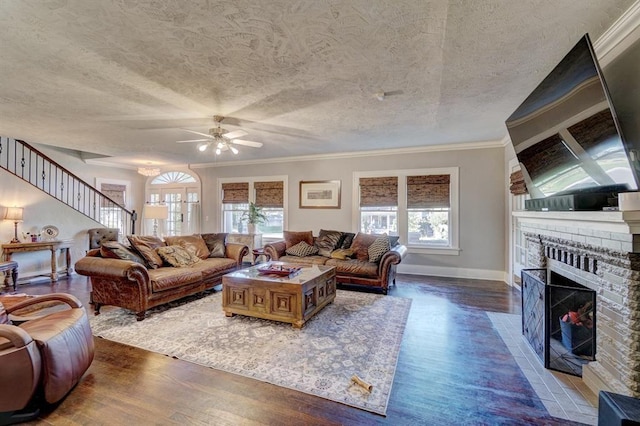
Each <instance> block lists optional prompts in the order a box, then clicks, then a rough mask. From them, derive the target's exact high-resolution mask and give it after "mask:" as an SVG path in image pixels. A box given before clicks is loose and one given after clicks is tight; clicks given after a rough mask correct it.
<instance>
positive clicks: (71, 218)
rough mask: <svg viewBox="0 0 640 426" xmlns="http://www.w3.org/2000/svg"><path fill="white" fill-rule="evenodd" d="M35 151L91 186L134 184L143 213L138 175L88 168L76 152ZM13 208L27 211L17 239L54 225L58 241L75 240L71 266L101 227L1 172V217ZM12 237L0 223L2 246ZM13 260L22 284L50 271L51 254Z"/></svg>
mask: <svg viewBox="0 0 640 426" xmlns="http://www.w3.org/2000/svg"><path fill="white" fill-rule="evenodd" d="M34 147H36V148H37V149H39V150H40V151H42V152H43V153H44V154H45V155H47V156H48V157H50V158H51V159H53V160H54V161H56V162H58V163H59V164H61V165H62V166H63V167H65V168H67V169H68V170H69V171H71V173H73V174H75V175H76V176H78V177H79V178H80V179H82V180H84V181H85V182H87V183H89V184H91V185H92V186H93V185H94V184H95V178H103V179H118V180H129V181H131V183H132V185H131V195H132V197H133V199H134V200H135V203H134V204H133V206H134V207H133V208H134V209H136V210H137V211H140V208H141V206H142V203H143V202H144V200H143V197H144V179H145V178H144V177H142V176H140V175H138V174H137V173H136V172H135V171H132V170H123V169H114V168H109V167H100V166H95V165H88V164H86V163H84V162H83V161H82V160H80V159H79V158H78V157H77V155H74V153H73V152H70V151H57V150H54V149H51V148H50V147H47V146H43V145H35V144H34ZM12 206H18V207H24V221H23V222H22V223H19V224H18V238H20V237H21V234H22V232H25V233H26V232H37V231H39V230H41V229H42V227H43V226H45V225H54V226H56V227H57V228H58V229H59V231H60V234H59V235H58V239H61V240H73V247H72V248H71V261H72V265H73V263H75V262H76V261H77V260H78V259H79V258H80V257H82V256H84V254H85V251H86V249H87V248H88V241H89V239H88V236H87V229H89V228H96V227H99V226H100V225H99V224H98V223H96V222H94V221H93V220H91V219H89V218H88V217H86V216H84V215H82V214H80V213H78V212H76V211H75V210H73V209H71V208H69V207H68V206H66V205H65V204H63V203H61V202H60V201H58V200H56V199H54V198H53V197H51V196H49V195H47V194H45V193H44V192H41V191H39V190H38V189H36V188H34V187H33V186H31V185H30V184H28V183H27V182H25V181H23V180H21V179H19V178H17V177H15V176H14V175H12V174H11V173H9V172H6V171H5V170H2V169H0V217H2V216H3V215H4V208H5V207H12ZM13 235H14V225H13V222H9V221H5V220H0V243H6V242H9V241H10V240H11V239H12V238H13ZM12 260H15V261H17V262H18V264H19V268H18V271H19V276H20V279H19V281H23V278H29V277H33V276H36V275H39V274H48V273H50V271H51V267H50V253H49V252H48V251H42V252H33V253H16V254H13V255H12ZM58 265H59V266H62V265H64V259H63V257H62V256H60V254H59V256H58Z"/></svg>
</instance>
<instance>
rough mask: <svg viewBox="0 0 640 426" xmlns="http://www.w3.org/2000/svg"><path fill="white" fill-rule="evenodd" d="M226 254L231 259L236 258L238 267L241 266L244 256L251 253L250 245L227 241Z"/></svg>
mask: <svg viewBox="0 0 640 426" xmlns="http://www.w3.org/2000/svg"><path fill="white" fill-rule="evenodd" d="M224 254H225V256H226V257H228V258H229V259H233V260H235V261H236V264H237V265H238V267H240V266H241V265H242V258H244V257H245V256H246V255H247V254H249V247H247V246H246V245H244V244H236V243H227V244H226V245H225V249H224Z"/></svg>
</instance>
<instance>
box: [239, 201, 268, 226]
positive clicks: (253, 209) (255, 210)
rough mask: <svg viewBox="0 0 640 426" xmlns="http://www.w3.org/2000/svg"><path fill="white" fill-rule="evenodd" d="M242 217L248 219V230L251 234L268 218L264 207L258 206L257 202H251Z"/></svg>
mask: <svg viewBox="0 0 640 426" xmlns="http://www.w3.org/2000/svg"><path fill="white" fill-rule="evenodd" d="M242 219H243V220H245V219H246V221H247V231H248V232H249V234H255V233H256V225H260V224H263V223H265V222H266V221H267V220H268V218H267V215H266V214H265V213H264V212H263V211H262V207H258V206H256V205H255V203H253V202H250V203H249V210H247V211H246V212H244V213H243V214H242Z"/></svg>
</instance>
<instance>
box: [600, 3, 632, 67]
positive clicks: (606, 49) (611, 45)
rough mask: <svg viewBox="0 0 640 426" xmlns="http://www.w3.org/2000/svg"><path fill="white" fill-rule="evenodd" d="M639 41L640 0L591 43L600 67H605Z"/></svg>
mask: <svg viewBox="0 0 640 426" xmlns="http://www.w3.org/2000/svg"><path fill="white" fill-rule="evenodd" d="M638 39H640V0H639V1H636V2H635V3H634V4H633V5H631V7H629V9H627V11H626V12H625V13H623V14H622V16H620V18H618V20H617V21H616V22H614V23H613V25H611V26H610V27H609V28H608V29H607V31H605V32H604V34H602V35H601V36H600V37H599V38H598V40H596V41H595V43H593V49H594V50H595V52H596V56H597V57H598V62H599V63H600V66H601V67H603V68H604V67H605V66H607V65H608V64H609V63H610V62H611V61H613V60H614V59H615V58H616V57H617V56H618V55H619V54H620V53H621V52H623V51H624V50H625V49H627V48H628V47H629V46H631V44H633V43H634V42H635V41H637V40H638Z"/></svg>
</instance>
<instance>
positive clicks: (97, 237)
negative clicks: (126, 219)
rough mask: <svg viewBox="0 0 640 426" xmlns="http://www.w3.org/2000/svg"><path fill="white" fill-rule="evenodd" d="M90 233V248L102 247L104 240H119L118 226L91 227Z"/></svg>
mask: <svg viewBox="0 0 640 426" xmlns="http://www.w3.org/2000/svg"><path fill="white" fill-rule="evenodd" d="M87 232H88V233H89V250H91V249H97V248H100V245H101V244H102V243H103V242H104V241H118V234H119V232H120V230H119V229H118V228H91V229H89V230H88V231H87Z"/></svg>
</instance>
